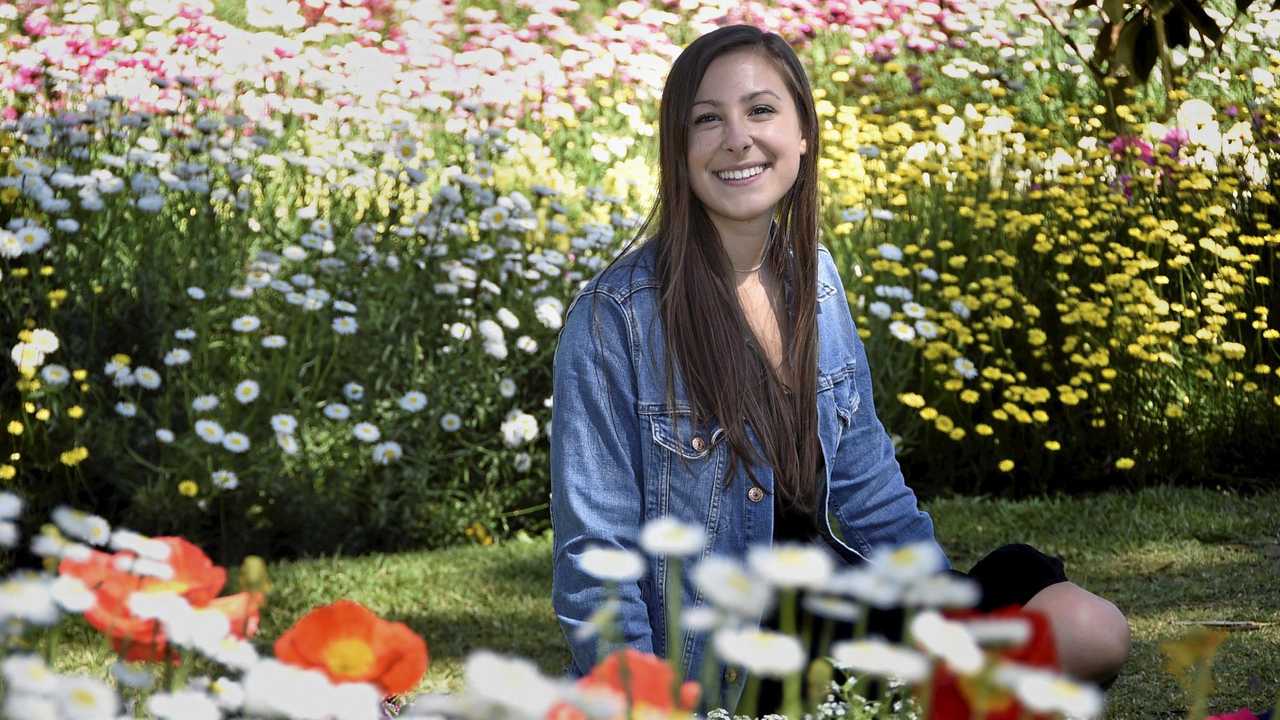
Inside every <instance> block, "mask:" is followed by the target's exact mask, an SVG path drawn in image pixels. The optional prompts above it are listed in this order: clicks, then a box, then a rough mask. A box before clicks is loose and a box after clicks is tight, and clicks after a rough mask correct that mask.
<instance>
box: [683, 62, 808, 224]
mask: <svg viewBox="0 0 1280 720" xmlns="http://www.w3.org/2000/svg"><path fill="white" fill-rule="evenodd" d="M688 122H689V150H688V162H689V174H690V183H691V184H692V186H693V194H694V195H695V196H697V198H698V199H699V200H701V201H702V204H703V206H704V207H705V208H706V211H707V214H708V215H709V216H710V217H711V219H712V221H713V222H715V223H716V225H717V227H718V228H723V227H724V226H725V223H724V221H726V220H727V221H733V222H744V221H753V220H759V221H760V222H762V223H764V224H765V225H766V226H767V225H768V223H769V221H770V220H771V219H772V218H773V211H774V207H775V206H776V205H777V203H778V201H779V200H781V199H782V198H783V197H784V196H785V195H786V194H787V192H788V191H789V190H790V189H791V186H792V185H793V184H794V183H795V180H796V175H797V174H798V173H799V169H800V156H801V155H803V154H804V153H805V151H806V150H807V149H808V143H807V142H806V141H805V139H804V137H802V134H801V131H800V114H799V112H798V111H797V110H796V106H795V103H794V102H792V100H791V95H790V93H788V92H787V86H786V83H785V82H784V81H783V79H782V76H781V75H780V74H779V73H778V71H777V70H775V69H774V66H773V64H772V63H771V62H770V61H769V60H767V59H765V58H764V57H762V56H761V55H759V54H757V53H755V52H750V51H742V50H738V51H732V52H729V53H725V54H724V55H721V56H719V57H717V58H716V59H715V60H713V61H711V64H710V65H709V66H708V67H707V71H706V74H704V75H703V76H702V81H701V82H700V83H699V85H698V92H697V94H696V95H695V96H694V105H693V107H692V110H691V111H690V117H689V118H688ZM744 165H745V166H748V167H756V166H764V168H765V169H764V172H762V173H760V174H759V175H758V176H756V177H754V178H749V179H748V180H747V181H746V182H742V181H730V182H726V181H725V180H724V179H722V178H721V177H719V176H718V175H717V172H718V171H723V170H727V169H730V168H739V167H742V166H744Z"/></svg>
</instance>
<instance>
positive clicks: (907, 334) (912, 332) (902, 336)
mask: <svg viewBox="0 0 1280 720" xmlns="http://www.w3.org/2000/svg"><path fill="white" fill-rule="evenodd" d="M889 332H891V333H893V336H894V337H896V338H898V339H899V340H901V341H903V342H911V341H912V340H915V339H916V329H915V328H913V327H911V326H910V325H908V324H906V323H904V322H902V321H901V320H894V321H893V322H891V323H889Z"/></svg>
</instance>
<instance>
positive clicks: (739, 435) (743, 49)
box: [551, 25, 1129, 710]
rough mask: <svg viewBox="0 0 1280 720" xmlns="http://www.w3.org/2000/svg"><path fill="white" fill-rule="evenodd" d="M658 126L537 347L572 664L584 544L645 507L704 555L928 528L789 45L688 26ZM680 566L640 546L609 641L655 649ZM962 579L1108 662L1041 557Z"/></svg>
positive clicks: (620, 540) (1008, 557)
mask: <svg viewBox="0 0 1280 720" xmlns="http://www.w3.org/2000/svg"><path fill="white" fill-rule="evenodd" d="M659 129H660V148H659V152H660V163H661V170H660V171H661V184H660V188H659V196H658V198H657V201H656V203H655V205H654V208H653V209H652V211H651V212H650V214H649V217H648V218H647V220H646V222H645V224H644V226H643V227H641V228H640V230H639V232H638V233H637V234H636V236H635V238H633V240H632V243H631V244H633V243H634V242H635V240H636V239H638V238H640V237H641V236H643V235H644V234H645V233H646V231H647V230H648V229H649V228H650V227H652V226H653V223H654V219H655V216H656V220H657V222H656V228H655V232H654V233H652V235H651V236H650V237H649V238H648V239H647V240H646V241H645V242H643V243H641V244H640V245H639V247H637V248H636V249H635V250H634V251H632V252H629V253H626V254H623V255H620V256H619V257H618V258H615V260H614V262H613V263H611V264H610V266H609V267H607V268H605V269H604V270H603V271H602V272H601V273H600V274H599V275H597V276H596V277H595V278H593V279H592V280H591V282H589V283H588V284H587V285H586V286H585V288H584V289H583V290H582V292H581V293H580V294H579V295H578V296H577V297H576V298H575V299H574V301H573V303H572V304H571V305H570V307H569V311H568V313H567V316H566V319H565V325H564V328H563V330H562V331H561V337H560V341H559V345H558V347H557V349H556V356H555V370H554V406H553V407H554V409H553V417H552V428H551V478H552V498H551V518H552V525H553V532H554V558H553V564H554V568H553V570H554V572H553V591H552V593H553V605H554V607H555V611H556V614H557V616H558V618H559V620H560V623H561V626H562V628H563V629H564V632H565V636H566V639H567V641H568V643H569V647H570V650H571V655H572V658H573V663H572V668H571V672H572V673H573V674H574V675H581V674H585V673H586V672H588V671H590V669H591V667H592V666H593V665H594V664H595V662H597V660H598V659H599V658H597V657H596V643H597V639H595V638H581V637H579V636H578V633H577V632H576V631H577V630H578V629H579V628H580V627H581V626H582V625H583V624H584V623H585V622H586V621H587V619H588V617H589V616H590V615H591V614H592V612H593V611H595V610H596V609H598V608H599V607H600V606H601V605H602V604H603V603H604V602H605V599H606V589H605V588H604V587H603V585H602V584H601V583H600V582H599V581H597V580H595V579H593V578H592V577H591V576H590V575H589V574H587V573H586V572H584V570H583V568H582V565H581V557H582V553H583V551H584V550H587V549H589V548H591V547H598V546H604V547H615V548H628V549H635V548H636V545H637V537H638V533H639V529H640V528H641V527H642V526H643V525H644V524H645V523H646V522H648V521H651V520H654V519H656V518H658V517H662V516H666V515H671V516H674V517H676V518H678V519H680V520H683V521H685V522H688V523H694V524H696V525H698V526H700V527H702V528H704V529H705V530H706V533H707V548H706V551H705V552H704V556H706V555H709V554H713V553H714V554H723V555H728V556H733V557H745V555H746V551H747V548H748V547H749V546H752V545H768V544H769V543H771V542H773V541H776V540H783V539H786V540H792V541H804V542H808V541H811V540H816V539H818V538H821V539H822V540H823V541H824V542H823V543H820V544H821V545H823V546H824V547H827V548H829V549H830V550H831V552H832V553H833V554H835V555H836V556H837V557H838V558H839V559H840V560H842V561H843V562H846V563H851V564H852V563H859V562H862V561H864V560H865V558H866V556H867V555H868V554H870V553H871V551H872V549H873V548H876V547H880V546H890V545H900V544H903V543H907V542H913V541H927V542H936V541H935V540H934V534H933V523H932V521H931V519H930V517H929V515H928V514H927V513H925V512H922V511H921V510H919V508H918V507H917V503H916V498H915V495H914V493H913V492H912V491H911V489H910V488H909V487H907V485H906V484H905V483H904V481H903V478H902V474H901V471H900V470H899V467H898V463H897V461H896V460H895V458H894V453H893V444H892V442H891V441H890V439H889V436H888V434H887V433H886V432H885V430H884V428H883V426H882V425H881V424H880V421H879V420H878V419H877V417H876V413H875V408H874V403H873V400H872V393H871V374H870V371H869V369H868V367H867V359H866V356H865V350H864V348H863V344H862V342H861V340H860V339H859V337H858V334H857V332H856V330H855V328H854V325H853V320H852V316H851V314H850V312H849V306H848V301H847V300H846V296H845V290H844V287H843V285H842V283H841V279H840V275H839V273H838V271H837V268H836V266H835V264H834V262H833V261H832V258H831V255H830V253H829V252H828V251H827V250H826V248H825V247H822V246H821V245H820V244H819V243H818V169H817V168H818V164H817V159H818V155H819V144H818V143H819V135H818V118H817V114H816V112H815V110H814V103H813V97H812V93H811V91H810V86H809V81H808V78H807V77H806V75H805V71H804V68H803V66H802V65H801V64H800V62H799V60H798V59H797V57H796V55H795V53H794V52H793V51H792V49H791V48H790V47H789V46H788V45H787V43H786V42H785V41H784V40H782V38H780V37H779V36H777V35H775V34H772V33H765V32H762V31H760V30H759V29H757V28H754V27H751V26H747V25H735V26H729V27H724V28H720V29H718V30H715V31H714V32H711V33H708V34H706V35H703V36H702V37H700V38H698V39H697V40H696V41H694V42H693V43H692V44H691V45H690V46H689V47H688V48H686V49H685V50H684V51H683V52H682V53H681V54H680V56H679V57H678V58H677V59H676V61H675V63H674V65H673V66H672V68H671V72H670V75H669V76H668V78H667V81H666V85H665V87H664V89H663V94H662V104H661V109H660V119H659ZM833 523H834V526H833ZM939 552H941V548H939ZM691 565H693V563H692V562H689V563H684V568H683V572H682V573H681V575H682V576H683V577H681V578H674V577H668V573H667V572H666V571H667V568H668V567H669V566H668V564H667V563H666V562H664V561H662V560H654V561H652V562H651V563H650V566H649V568H648V570H647V572H646V573H645V574H644V575H643V576H642V577H640V578H639V579H638V580H637V581H635V582H630V583H624V584H622V586H621V587H620V595H619V598H620V604H619V613H618V619H619V621H620V624H621V628H622V634H623V640H624V642H626V643H627V644H628V645H630V646H632V647H634V648H636V649H639V650H643V651H646V652H652V653H655V654H657V655H659V656H664V657H665V656H666V653H667V648H668V647H669V646H671V645H673V642H672V633H674V632H676V631H678V628H670V627H667V626H666V619H665V618H666V611H665V606H664V603H665V595H664V588H665V587H666V583H668V582H681V583H682V587H683V594H684V607H686V608H688V607H693V606H696V605H705V604H706V600H705V598H703V597H702V595H701V593H699V592H698V591H697V589H696V587H695V586H694V585H693V583H692V582H691V581H690V570H689V567H690V566H691ZM971 576H972V577H974V578H975V579H977V580H978V581H979V582H980V584H981V585H982V588H983V593H984V599H985V601H986V602H984V605H985V606H992V603H1000V604H1007V603H1017V604H1022V605H1024V606H1025V607H1027V608H1033V609H1036V610H1040V611H1043V612H1045V613H1046V614H1047V615H1048V617H1049V619H1050V622H1051V624H1052V627H1053V628H1054V631H1055V636H1056V638H1057V643H1058V650H1059V657H1060V660H1061V662H1062V664H1063V667H1064V669H1065V670H1066V671H1067V672H1069V673H1072V674H1074V675H1076V676H1078V677H1081V678H1084V679H1089V680H1105V679H1108V678H1111V677H1114V676H1115V674H1116V673H1117V672H1118V671H1119V668H1120V666H1121V665H1122V664H1123V662H1124V660H1125V658H1126V656H1127V654H1128V647H1129V628H1128V624H1127V622H1126V620H1125V617H1124V616H1123V615H1122V614H1121V613H1120V612H1119V610H1117V609H1116V607H1115V606H1114V605H1113V604H1111V603H1110V602H1107V601H1106V600H1103V599H1101V598H1099V597H1097V596H1095V595H1093V594H1091V593H1089V592H1087V591H1085V590H1083V589H1081V588H1080V587H1078V586H1076V585H1075V584H1073V583H1071V582H1069V581H1068V580H1067V579H1066V576H1065V574H1063V569H1062V563H1061V561H1060V560H1057V559H1055V558H1050V557H1048V556H1046V555H1044V554H1042V553H1040V552H1039V551H1036V550H1035V549H1034V548H1030V547H1028V546H1025V545H1010V546H1005V547H1003V548H1000V549H998V550H997V551H995V552H993V553H991V554H990V555H988V556H987V557H986V558H984V559H983V560H982V562H980V563H979V564H978V566H976V567H975V568H974V570H973V571H971ZM760 620H761V621H768V620H769V618H760ZM682 646H683V657H682V660H681V663H682V667H683V668H684V674H685V677H686V678H689V679H699V670H700V668H701V667H702V661H703V658H704V656H705V654H707V653H711V652H713V651H712V650H711V649H710V648H709V647H708V643H707V638H706V637H705V636H699V635H693V636H686V638H685V642H684V643H683V645H682ZM745 682H746V678H745V677H743V673H740V672H737V671H736V670H735V669H734V668H732V667H729V668H723V667H722V668H721V677H720V687H721V689H722V693H721V697H719V698H705V706H706V707H717V706H723V707H727V708H730V709H732V708H733V707H734V706H735V705H736V703H737V701H738V699H739V697H740V696H741V693H742V689H743V687H744V685H745ZM763 709H764V708H762V710H763Z"/></svg>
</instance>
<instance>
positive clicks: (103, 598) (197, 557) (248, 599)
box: [58, 537, 263, 662]
mask: <svg viewBox="0 0 1280 720" xmlns="http://www.w3.org/2000/svg"><path fill="white" fill-rule="evenodd" d="M155 539H156V540H157V541H159V542H162V543H164V544H165V545H167V546H169V559H168V560H167V561H166V564H168V565H169V566H170V567H171V568H172V569H173V575H172V577H170V578H168V579H161V578H156V577H146V576H142V575H135V574H133V573H129V572H125V571H124V570H121V569H120V568H119V567H117V565H116V563H117V562H119V561H121V560H130V561H131V560H133V559H134V558H136V555H135V554H134V553H132V552H129V551H120V552H117V553H114V554H110V553H104V552H98V551H96V550H94V551H92V552H91V553H90V555H89V558H88V559H87V560H84V561H77V560H72V559H70V558H63V560H62V562H61V563H60V564H59V565H58V572H59V574H62V575H69V576H71V577H75V578H78V579H79V580H80V581H81V582H83V583H84V584H85V587H87V588H88V589H89V590H90V591H91V592H92V593H93V594H94V599H95V600H96V602H95V603H94V606H93V607H92V608H90V609H89V610H88V611H86V612H85V614H84V617H85V620H87V621H88V622H89V624H90V625H92V626H93V627H94V628H96V629H97V630H98V631H99V632H101V633H102V634H104V635H106V636H107V637H109V638H110V639H111V644H112V646H113V647H115V649H116V652H118V653H120V654H121V655H122V656H123V657H124V659H126V660H130V661H142V660H165V659H169V660H172V661H175V662H176V661H177V657H176V655H171V654H170V653H169V652H168V643H167V641H166V639H165V636H164V632H163V631H162V630H161V629H160V623H159V622H158V621H156V620H143V619H141V618H137V617H134V616H133V614H132V613H131V612H130V611H129V596H130V595H132V594H133V593H136V592H150V593H157V592H170V593H175V594H177V595H181V596H182V597H183V598H185V599H186V600H187V602H188V603H190V604H191V606H192V607H194V608H208V609H213V610H218V611H220V612H222V613H223V614H225V615H226V616H227V618H228V619H229V620H230V621H231V632H232V633H233V634H234V635H235V636H236V637H240V638H248V637H252V636H253V634H254V633H256V632H257V630H258V609H259V607H260V606H261V605H262V600H263V597H262V594H261V593H239V594H236V595H229V596H227V597H221V598H219V597H217V594H218V591H219V590H221V589H222V586H223V585H224V584H225V583H226V581H227V571H226V570H225V569H223V568H221V567H218V566H216V565H214V564H213V561H211V560H210V559H209V557H208V556H207V555H205V554H204V551H202V550H201V549H200V548H199V547H197V546H195V545H193V544H192V543H190V542H188V541H187V540H185V539H183V538H180V537H159V538H155Z"/></svg>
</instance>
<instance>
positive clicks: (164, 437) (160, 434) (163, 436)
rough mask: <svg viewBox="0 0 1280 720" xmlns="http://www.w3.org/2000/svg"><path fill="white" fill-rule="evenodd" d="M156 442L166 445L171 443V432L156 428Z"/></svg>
mask: <svg viewBox="0 0 1280 720" xmlns="http://www.w3.org/2000/svg"><path fill="white" fill-rule="evenodd" d="M156 440H158V441H160V442H161V443H164V444H165V445H168V444H169V443H171V442H173V431H172V430H170V429H169V428H156Z"/></svg>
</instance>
